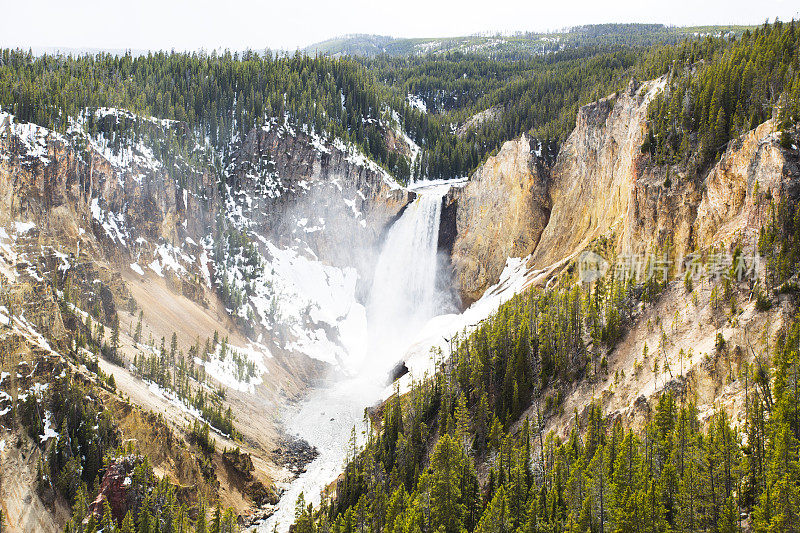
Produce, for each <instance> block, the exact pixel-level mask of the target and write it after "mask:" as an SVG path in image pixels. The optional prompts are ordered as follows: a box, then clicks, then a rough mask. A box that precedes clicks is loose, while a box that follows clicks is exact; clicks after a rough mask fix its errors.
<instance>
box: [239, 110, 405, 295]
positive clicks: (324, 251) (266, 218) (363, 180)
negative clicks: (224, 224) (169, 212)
mask: <svg viewBox="0 0 800 533" xmlns="http://www.w3.org/2000/svg"><path fill="white" fill-rule="evenodd" d="M396 141H397V142H399V141H398V140H396ZM228 172H229V174H230V176H231V180H230V181H229V184H230V185H232V187H233V189H234V190H236V191H238V195H239V196H240V197H241V198H242V199H243V201H242V202H240V204H241V207H242V212H243V215H244V216H246V217H247V218H249V219H250V221H251V222H252V224H253V227H255V228H256V229H257V230H258V231H259V232H261V233H262V234H263V235H264V236H266V237H268V238H270V239H273V240H275V242H276V243H279V244H281V245H283V246H291V245H292V244H294V243H296V242H298V241H302V242H303V243H305V244H306V245H307V246H308V248H309V249H310V250H311V251H312V252H313V253H314V254H315V255H316V257H318V258H319V259H321V260H323V261H325V262H328V263H330V264H333V265H336V266H341V267H353V268H356V270H358V272H359V274H360V276H361V279H362V280H367V279H369V277H370V276H371V273H372V266H373V263H374V257H372V255H373V254H372V251H373V250H375V248H376V247H378V245H379V243H378V241H379V238H380V236H381V235H382V233H383V231H384V230H385V227H386V225H387V224H388V223H389V222H390V221H392V220H393V219H394V218H395V217H396V216H397V215H398V213H399V211H400V210H401V209H402V208H403V207H404V206H405V205H406V203H407V202H408V193H407V192H406V191H405V190H404V189H401V188H400V187H399V186H398V185H397V184H396V183H395V182H394V179H393V178H391V177H390V176H389V175H388V174H387V173H386V172H385V171H384V170H383V169H381V168H380V167H378V166H377V165H376V164H375V163H373V162H371V161H369V160H367V159H366V158H364V157H363V156H362V155H361V154H360V153H357V152H355V151H354V150H353V149H352V148H348V147H346V146H345V145H344V144H342V143H341V142H326V141H324V140H322V139H320V138H319V137H317V136H316V135H313V134H308V133H305V132H302V131H301V132H295V131H293V130H292V129H291V128H289V127H287V126H286V125H282V126H279V125H277V124H275V123H273V124H270V125H268V126H266V127H263V128H259V129H254V130H253V131H251V132H250V133H249V134H248V135H247V137H246V138H245V140H244V141H243V143H242V145H241V147H240V148H239V149H238V150H237V151H236V152H235V153H234V155H233V157H232V163H231V166H230V167H229V169H228Z"/></svg>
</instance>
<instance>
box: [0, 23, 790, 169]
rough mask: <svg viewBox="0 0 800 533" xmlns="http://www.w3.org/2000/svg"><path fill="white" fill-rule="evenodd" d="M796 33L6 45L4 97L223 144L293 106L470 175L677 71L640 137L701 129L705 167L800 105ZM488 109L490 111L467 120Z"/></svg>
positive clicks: (785, 119) (35, 108)
mask: <svg viewBox="0 0 800 533" xmlns="http://www.w3.org/2000/svg"><path fill="white" fill-rule="evenodd" d="M797 48H798V29H797V25H796V23H795V22H794V21H793V22H791V23H779V22H778V23H775V24H765V25H764V26H763V27H759V28H756V29H754V30H752V31H751V30H746V31H744V32H743V33H741V34H740V35H739V36H737V35H736V34H734V33H730V34H726V35H724V36H718V37H712V36H706V37H703V38H699V37H698V38H694V39H687V40H684V41H681V42H680V43H678V44H667V45H665V44H656V45H653V46H648V47H643V46H638V45H626V44H624V43H620V42H616V41H614V40H612V41H610V42H605V41H604V42H603V44H596V45H591V46H588V45H587V46H578V47H574V48H567V49H565V50H562V51H558V52H554V53H549V54H545V55H530V54H529V55H527V56H525V57H523V58H519V59H512V60H504V59H492V58H489V57H487V56H485V55H478V54H465V53H462V52H452V53H446V54H437V55H433V54H431V55H426V56H412V57H391V56H388V55H383V56H378V57H375V58H368V59H365V58H329V57H326V56H315V57H309V56H305V55H301V54H294V55H289V56H278V57H274V56H272V55H264V54H257V53H255V52H249V51H248V52H243V53H230V52H225V53H220V54H217V53H216V52H212V53H211V54H204V53H202V54H201V53H192V54H188V53H169V54H167V53H154V54H149V55H147V56H138V57H133V56H131V55H125V56H111V55H108V54H98V55H96V56H89V55H86V56H79V57H71V56H50V55H45V56H40V57H35V56H33V55H32V54H31V53H29V52H24V51H21V50H10V49H6V50H2V51H0V107H2V109H3V110H5V111H7V112H10V113H12V114H14V115H15V116H16V118H17V120H21V121H31V122H35V123H36V124H39V125H42V126H46V127H49V128H52V129H54V130H56V131H59V132H62V133H66V132H68V131H69V127H70V120H71V118H74V117H76V116H78V115H79V114H80V113H81V112H83V111H84V110H85V109H96V108H99V107H120V108H125V109H129V110H131V111H134V112H136V113H140V114H143V115H151V116H154V117H158V118H166V119H174V120H178V121H181V122H185V123H187V124H188V125H189V126H190V127H191V130H192V131H193V132H194V138H195V139H197V140H203V139H208V140H209V142H210V143H211V145H212V146H213V147H214V148H215V149H216V150H217V151H218V153H220V154H222V155H224V154H225V153H226V151H227V150H230V148H231V141H234V140H236V139H242V138H243V137H244V136H245V135H246V134H247V133H248V132H249V131H250V129H252V128H253V127H258V126H261V125H263V124H265V123H266V121H268V120H269V119H270V118H271V117H276V118H278V119H280V120H283V119H284V117H285V118H286V120H288V121H289V122H290V123H291V124H294V125H297V126H305V127H306V128H307V129H308V130H310V131H313V132H316V133H317V134H319V135H320V136H323V137H325V138H328V139H333V138H340V139H343V140H344V141H347V142H352V143H354V144H356V145H357V146H359V147H361V149H363V150H364V152H365V153H366V154H367V155H369V156H370V157H371V158H373V159H374V160H375V161H377V162H378V163H380V164H381V165H383V166H384V167H385V168H386V169H388V170H389V171H390V172H392V173H393V174H394V175H395V176H396V177H397V178H398V179H399V180H401V181H405V180H407V179H408V178H409V176H410V175H412V174H413V176H414V177H415V178H418V179H424V178H450V177H458V176H464V175H467V174H469V173H470V172H471V171H472V170H474V169H475V168H476V167H477V166H478V165H479V164H480V163H481V162H482V161H483V160H484V159H485V158H486V156H487V155H489V154H491V153H492V152H494V151H496V150H497V149H498V148H499V147H500V146H501V145H502V143H503V142H505V141H507V140H511V139H513V138H515V137H517V136H519V135H520V134H521V133H523V132H528V133H529V134H531V135H532V136H533V137H535V138H538V139H541V140H543V141H553V142H555V143H559V142H562V141H563V140H564V139H565V138H566V137H567V135H569V133H570V132H571V131H572V128H573V127H574V124H575V115H576V111H577V108H578V106H579V105H583V104H586V103H589V102H591V101H593V100H596V99H598V98H601V97H603V96H605V95H607V94H610V93H612V92H614V91H616V90H621V89H623V88H625V87H626V85H627V83H628V80H630V78H631V77H635V78H637V79H640V80H644V79H652V78H655V77H658V76H661V75H665V74H668V75H669V91H667V93H665V96H662V97H661V98H660V99H659V100H658V102H657V103H656V104H654V105H653V109H652V113H651V115H652V117H651V118H652V126H651V133H650V136H649V138H648V141H647V143H646V146H645V147H644V149H646V150H649V151H651V152H652V153H653V154H654V155H656V156H657V158H658V161H669V162H677V161H681V160H687V159H689V156H690V154H692V153H693V148H694V146H695V145H698V144H699V145H700V146H701V150H700V151H699V155H698V157H696V158H694V159H693V161H696V164H698V165H700V166H702V165H703V164H705V163H707V161H709V160H710V159H713V157H714V155H715V154H717V153H719V152H720V150H722V149H723V148H724V146H725V143H726V142H727V140H728V139H729V138H730V137H731V136H732V135H736V134H738V133H739V132H741V131H743V130H744V129H748V128H750V127H753V126H754V125H755V124H758V123H760V122H761V121H763V120H765V119H766V118H768V117H769V116H770V115H771V113H772V112H773V110H777V112H778V114H779V115H780V118H781V121H782V123H786V124H788V123H789V122H791V121H796V120H797V116H798V106H800V104H798V101H800V100H799V99H800V89H799V88H798V87H800V84H798V81H797V80H798V76H799V75H798V70H799V69H798V64H797V61H798V60H797ZM409 95H411V96H413V97H414V98H415V99H416V100H417V101H419V100H421V101H422V102H424V103H425V107H426V108H427V112H426V111H423V110H421V109H420V108H419V107H420V106H418V105H412V103H411V100H410V99H409ZM487 110H490V111H491V112H492V113H491V115H492V118H490V119H486V120H483V121H481V120H477V121H472V122H470V118H471V117H473V116H474V115H476V114H477V113H480V112H482V111H487ZM712 115H713V116H712ZM395 118H397V119H399V122H400V124H399V126H400V127H401V128H402V129H403V130H404V131H405V132H407V133H408V135H409V136H410V137H411V139H413V140H414V142H416V143H417V144H419V145H420V147H421V148H422V154H421V156H420V157H419V158H418V160H417V161H411V160H410V158H409V157H408V156H405V155H402V154H399V153H396V152H394V151H391V150H389V149H388V147H387V142H386V138H385V135H384V134H383V132H382V128H381V127H380V125H383V126H384V127H388V126H387V125H388V124H390V123H392V122H393V121H394V119H395ZM458 128H462V129H458ZM193 141H194V139H189V143H188V145H189V146H190V147H191V146H194V142H193ZM184 142H185V141H184Z"/></svg>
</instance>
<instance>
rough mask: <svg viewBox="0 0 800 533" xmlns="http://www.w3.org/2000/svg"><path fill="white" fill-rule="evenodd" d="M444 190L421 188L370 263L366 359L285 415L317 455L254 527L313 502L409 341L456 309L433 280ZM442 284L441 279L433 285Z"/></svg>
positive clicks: (269, 527) (268, 526)
mask: <svg viewBox="0 0 800 533" xmlns="http://www.w3.org/2000/svg"><path fill="white" fill-rule="evenodd" d="M448 190H449V186H447V185H444V186H441V185H440V186H434V187H428V188H425V189H419V190H417V191H415V192H417V197H416V199H415V200H414V201H413V202H411V203H410V204H409V205H408V206H407V207H406V208H405V210H404V211H403V213H402V215H401V216H400V218H399V219H398V220H397V221H396V222H395V223H394V224H392V226H391V227H390V228H389V230H388V231H387V233H386V238H385V241H384V244H383V246H382V248H381V251H380V255H379V256H378V259H377V261H376V264H375V271H374V277H373V281H372V288H371V291H370V295H369V298H368V301H367V305H366V315H367V320H366V323H365V324H364V326H365V329H366V331H364V332H362V333H363V334H364V335H365V336H366V337H367V339H368V341H367V347H366V354H365V355H363V356H355V354H351V355H353V356H354V357H353V358H354V359H355V360H359V361H361V362H360V365H359V367H358V368H353V367H350V368H349V369H348V371H349V374H350V376H349V377H347V378H343V379H340V380H338V381H336V382H335V383H332V384H330V385H329V386H327V387H325V388H320V389H316V390H313V391H311V392H310V393H309V395H308V396H307V397H306V399H305V400H304V401H303V402H302V403H301V404H300V405H298V406H297V407H296V408H295V409H293V410H292V412H291V413H287V415H286V416H285V417H284V425H285V428H286V430H287V432H289V433H290V434H293V435H296V436H298V437H300V438H303V439H304V440H306V441H307V442H309V443H310V444H311V445H312V446H315V447H316V448H317V450H318V451H319V456H318V457H317V458H316V459H315V460H314V461H313V462H312V463H311V464H309V465H308V467H307V469H306V471H305V472H304V473H303V474H301V475H300V476H299V477H298V478H297V479H295V480H294V481H293V482H292V483H291V484H290V486H289V487H288V488H287V491H286V492H285V493H284V494H283V496H282V497H281V500H280V502H279V503H278V507H277V509H276V511H275V513H274V514H273V515H272V516H271V517H270V518H269V519H267V520H266V521H265V522H263V523H261V524H259V525H258V526H257V527H256V529H257V530H258V531H262V532H269V533H271V532H272V531H273V530H274V529H277V531H279V532H281V533H283V532H286V531H288V529H289V525H290V524H291V523H292V521H293V519H294V508H295V502H296V500H297V497H298V496H299V495H300V493H301V492H302V493H303V494H304V497H305V500H306V502H309V503H313V504H315V505H316V504H318V503H319V496H320V491H321V490H322V489H323V488H324V487H325V486H326V485H327V484H329V483H331V482H332V481H333V480H334V479H335V477H336V475H338V473H339V472H341V470H342V468H343V465H344V461H345V459H346V457H347V451H348V444H349V436H350V433H351V431H352V428H356V435H357V436H359V437H361V439H362V440H363V439H364V438H365V432H366V430H367V427H366V422H365V420H364V419H363V417H362V415H363V413H364V409H365V408H366V407H369V406H370V405H373V404H374V403H376V402H377V401H379V400H380V398H381V395H382V394H383V392H384V390H385V388H386V386H388V385H389V383H388V377H389V371H390V369H391V368H392V367H393V366H394V365H396V364H397V363H398V362H399V361H401V360H402V358H403V356H404V354H405V351H406V349H407V348H408V346H409V343H410V341H411V339H413V338H414V337H415V335H416V334H417V333H418V332H419V331H420V330H421V329H422V328H423V327H424V326H425V324H426V323H427V322H428V321H430V319H432V318H433V317H435V316H437V315H439V314H442V313H447V312H452V311H453V310H454V309H455V306H454V303H453V299H452V297H451V294H450V293H449V292H448V291H447V290H446V289H444V288H442V287H443V286H445V285H449V284H447V283H439V284H438V287H439V288H437V278H438V277H439V276H440V275H441V274H442V273H441V272H439V270H441V269H440V266H441V262H440V261H439V258H438V240H439V223H440V218H441V213H442V198H443V197H444V195H445V194H446V193H447V191H448ZM439 281H441V280H439Z"/></svg>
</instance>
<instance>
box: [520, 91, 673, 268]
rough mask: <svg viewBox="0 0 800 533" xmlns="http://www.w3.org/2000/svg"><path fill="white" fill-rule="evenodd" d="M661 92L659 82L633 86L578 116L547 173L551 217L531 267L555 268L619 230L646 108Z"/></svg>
mask: <svg viewBox="0 0 800 533" xmlns="http://www.w3.org/2000/svg"><path fill="white" fill-rule="evenodd" d="M662 86H663V81H661V80H656V81H652V82H647V83H644V84H638V83H636V82H634V81H632V82H631V83H630V84H629V86H628V88H627V89H626V90H625V91H623V92H621V93H620V94H617V95H612V96H609V97H607V98H604V99H602V100H600V101H598V102H595V103H593V104H589V105H587V106H584V107H582V108H581V109H580V110H579V111H578V117H577V120H576V124H575V130H574V131H573V132H572V134H571V135H570V136H569V138H568V139H567V141H566V142H565V143H564V145H563V146H562V147H561V150H560V151H559V154H558V157H557V158H556V163H555V165H554V166H553V168H552V171H551V181H550V187H549V195H550V199H551V202H552V212H551V216H550V220H549V221H548V224H547V227H546V228H545V230H544V231H543V232H542V236H541V239H540V241H539V246H538V247H537V249H536V251H535V252H534V253H533V256H532V259H531V261H532V264H534V265H536V266H537V267H545V266H547V265H550V264H553V263H556V262H558V261H560V260H561V259H563V258H565V257H568V256H570V255H571V254H573V253H575V252H576V251H578V250H579V249H581V248H583V247H585V246H586V245H587V244H588V243H589V242H590V241H591V240H592V239H594V238H596V237H598V236H599V235H601V234H604V233H606V232H607V231H609V230H610V229H611V228H618V231H619V230H621V229H622V228H621V223H622V221H623V220H624V218H625V215H626V213H627V211H628V208H629V200H630V198H631V195H632V192H633V190H634V188H635V185H636V181H637V177H638V176H639V175H640V173H641V167H642V156H641V151H640V147H641V145H642V140H643V136H644V133H645V128H644V121H645V118H646V114H647V106H648V104H649V103H650V101H651V100H652V98H653V97H654V96H655V94H656V93H657V92H658V91H659V90H660V88H661V87H662Z"/></svg>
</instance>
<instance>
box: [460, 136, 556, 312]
mask: <svg viewBox="0 0 800 533" xmlns="http://www.w3.org/2000/svg"><path fill="white" fill-rule="evenodd" d="M543 148H544V152H545V153H543ZM547 152H548V150H547V147H543V146H542V145H541V143H539V142H538V141H534V140H531V139H530V138H529V137H527V136H526V135H523V136H522V137H520V138H519V139H517V140H515V141H509V142H506V143H505V144H504V145H503V147H502V149H501V150H500V152H499V153H498V154H497V155H496V156H494V157H490V158H489V159H488V160H487V161H486V163H484V164H483V165H482V166H481V167H480V168H479V169H478V170H477V171H476V172H475V174H474V175H473V176H472V178H471V179H470V181H469V183H468V184H467V185H466V186H465V187H463V188H462V189H455V190H454V191H453V193H452V194H451V195H450V196H449V197H448V199H447V200H446V201H449V202H455V204H456V206H457V207H456V217H455V223H456V238H455V241H454V243H453V249H452V263H453V272H454V274H455V276H454V277H455V282H456V284H457V287H458V289H459V290H460V292H461V297H462V301H463V303H464V304H465V305H469V304H470V303H471V302H473V301H475V300H477V299H478V298H480V296H481V294H483V291H485V290H486V289H487V288H488V287H489V286H490V285H491V284H493V283H494V282H495V281H496V280H497V278H498V277H499V276H500V273H501V272H502V270H503V267H504V266H505V263H506V259H507V258H508V257H521V256H526V255H528V254H530V253H531V252H533V250H534V249H535V248H536V245H537V243H538V242H539V236H540V235H541V233H542V231H543V230H544V228H545V225H546V224H547V221H548V218H549V215H550V198H549V196H548V180H549V175H550V173H549V168H548V159H549V157H550V154H549V153H547Z"/></svg>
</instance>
